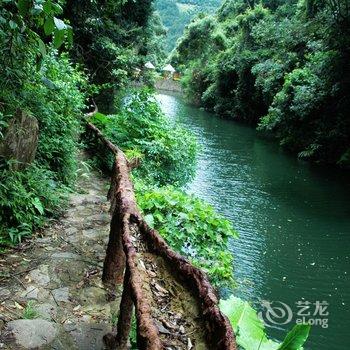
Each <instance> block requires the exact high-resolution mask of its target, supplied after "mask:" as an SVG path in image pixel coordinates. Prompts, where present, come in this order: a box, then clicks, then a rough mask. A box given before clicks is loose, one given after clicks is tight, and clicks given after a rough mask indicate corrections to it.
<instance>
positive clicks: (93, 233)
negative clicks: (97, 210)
mask: <svg viewBox="0 0 350 350" xmlns="http://www.w3.org/2000/svg"><path fill="white" fill-rule="evenodd" d="M82 233H83V236H84V237H86V238H90V239H93V238H98V237H99V236H101V232H100V231H99V230H97V229H93V228H92V229H87V230H83V231H82Z"/></svg>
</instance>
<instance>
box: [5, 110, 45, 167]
mask: <svg viewBox="0 0 350 350" xmlns="http://www.w3.org/2000/svg"><path fill="white" fill-rule="evenodd" d="M38 135H39V124H38V120H37V119H36V118H34V117H32V116H30V115H28V114H26V113H25V112H23V111H21V110H20V109H18V110H17V111H16V114H15V116H14V117H13V119H12V120H11V122H10V125H9V127H8V129H7V132H6V135H5V137H4V140H3V142H2V143H1V144H0V155H1V156H3V157H4V158H5V159H7V160H10V159H13V160H15V161H16V162H13V163H11V168H12V169H13V170H23V169H24V168H26V167H27V165H28V164H30V163H32V161H33V160H34V158H35V154H36V149H37V146H38Z"/></svg>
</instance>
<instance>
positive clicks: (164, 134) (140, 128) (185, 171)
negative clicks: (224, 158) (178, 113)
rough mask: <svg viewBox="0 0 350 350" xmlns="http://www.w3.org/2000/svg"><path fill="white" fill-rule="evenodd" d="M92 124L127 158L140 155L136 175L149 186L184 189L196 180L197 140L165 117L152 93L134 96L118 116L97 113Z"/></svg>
mask: <svg viewBox="0 0 350 350" xmlns="http://www.w3.org/2000/svg"><path fill="white" fill-rule="evenodd" d="M91 122H92V123H94V124H95V125H96V126H97V127H99V128H101V129H102V130H103V132H104V134H105V135H106V136H107V138H108V139H109V140H111V141H112V142H113V143H115V144H116V145H118V146H119V147H121V148H122V149H123V151H125V152H126V153H127V154H128V153H129V154H130V153H134V154H135V153H137V154H139V155H140V158H142V159H143V161H142V162H141V165H140V167H139V168H137V169H135V171H134V172H135V174H136V175H137V176H139V177H141V178H143V179H147V180H148V182H151V183H155V184H158V185H165V184H172V185H184V184H186V183H187V182H188V180H190V179H191V177H192V176H193V174H194V170H195V159H196V152H197V146H196V142H195V139H194V137H193V136H192V135H191V134H190V133H189V132H187V131H186V130H184V129H183V128H181V127H179V126H177V125H175V124H174V123H173V122H171V121H170V120H168V119H167V118H166V117H165V116H164V115H163V113H162V112H161V110H160V107H159V106H158V104H157V102H156V101H155V100H154V98H153V97H152V95H151V94H150V93H149V91H147V90H141V91H135V92H133V93H132V94H131V95H130V96H128V97H127V98H126V100H125V105H124V107H123V108H122V109H121V111H120V113H119V114H116V115H109V116H105V115H103V114H101V113H98V114H96V115H94V116H93V117H92V118H91ZM108 161H111V159H110V158H109V159H108ZM110 165H111V164H109V166H110Z"/></svg>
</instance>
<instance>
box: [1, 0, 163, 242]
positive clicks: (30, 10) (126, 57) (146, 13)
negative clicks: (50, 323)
mask: <svg viewBox="0 0 350 350" xmlns="http://www.w3.org/2000/svg"><path fill="white" fill-rule="evenodd" d="M131 9H132V11H131ZM153 16H155V15H154V11H153V7H152V3H151V1H99V0H98V1H94V2H92V3H91V2H90V1H80V2H79V4H78V3H77V2H75V1H67V2H64V1H52V0H35V1H30V0H18V1H17V0H0V51H1V55H0V65H1V67H2V68H1V70H0V150H1V145H2V142H3V141H4V137H5V136H6V133H7V131H8V128H9V124H10V123H11V121H12V120H13V119H14V116H15V114H16V111H18V110H20V111H23V112H24V113H25V114H27V115H31V116H33V117H35V118H36V120H37V121H38V124H39V140H38V148H37V152H36V157H35V161H34V162H33V163H32V164H30V165H27V166H25V167H24V169H21V171H18V169H16V167H13V166H12V165H11V164H13V162H14V161H15V160H14V159H11V157H9V156H6V155H5V154H3V153H1V152H0V246H1V245H6V244H9V243H17V242H18V241H20V240H21V238H22V237H23V236H26V235H29V234H30V233H31V232H32V231H33V230H35V229H37V228H38V227H41V226H42V225H43V224H44V222H45V218H46V217H48V216H56V215H58V214H59V213H60V210H61V209H60V208H62V201H63V200H64V194H65V193H66V192H67V191H68V190H69V189H70V188H72V186H74V181H75V177H76V168H77V157H76V153H77V149H78V145H79V134H80V131H81V130H80V129H81V127H80V125H81V119H82V115H83V111H84V110H86V108H87V107H86V105H87V97H92V96H93V95H95V97H96V99H97V101H98V103H99V102H101V103H99V107H100V108H101V109H102V108H109V107H110V105H113V103H112V102H111V103H107V102H110V101H113V99H114V95H115V94H114V93H115V91H116V90H117V89H118V88H119V87H120V86H123V85H124V84H125V83H126V81H127V80H128V77H130V76H131V74H132V70H133V69H134V68H136V67H137V66H138V65H142V64H143V62H145V61H146V60H147V59H148V58H149V57H150V56H152V55H153V56H152V57H155V56H157V57H161V56H162V54H161V53H162V49H161V42H162V41H161V40H160V39H161V38H162V36H163V35H164V30H163V28H162V25H161V23H160V21H159V18H158V17H157V18H158V20H156V19H154V17H153ZM150 19H152V21H150ZM160 59H161V58H160ZM105 91H107V92H108V95H106V94H105ZM106 96H107V97H108V98H106ZM106 100H107V102H106ZM102 102H103V103H102Z"/></svg>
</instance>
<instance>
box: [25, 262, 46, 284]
mask: <svg viewBox="0 0 350 350" xmlns="http://www.w3.org/2000/svg"><path fill="white" fill-rule="evenodd" d="M28 277H29V278H30V279H31V280H32V281H34V282H35V283H37V284H39V285H41V286H46V285H47V284H49V283H50V276H49V269H48V265H41V266H40V267H39V268H38V269H35V270H33V271H30V272H29V274H28Z"/></svg>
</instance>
